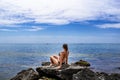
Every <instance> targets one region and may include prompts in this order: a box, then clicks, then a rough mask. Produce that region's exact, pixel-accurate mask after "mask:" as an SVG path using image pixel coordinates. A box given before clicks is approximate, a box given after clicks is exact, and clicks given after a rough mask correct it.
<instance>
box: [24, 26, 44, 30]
mask: <svg viewBox="0 0 120 80" xmlns="http://www.w3.org/2000/svg"><path fill="white" fill-rule="evenodd" d="M43 29H44V28H42V27H38V26H32V27H31V28H29V29H24V30H23V31H40V30H43Z"/></svg>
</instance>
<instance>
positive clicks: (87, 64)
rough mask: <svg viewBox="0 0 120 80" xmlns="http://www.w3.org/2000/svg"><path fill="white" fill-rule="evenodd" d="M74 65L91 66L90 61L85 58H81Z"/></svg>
mask: <svg viewBox="0 0 120 80" xmlns="http://www.w3.org/2000/svg"><path fill="white" fill-rule="evenodd" d="M73 65H79V66H85V67H89V66H90V63H89V62H87V61H84V60H80V61H78V62H75V63H73Z"/></svg>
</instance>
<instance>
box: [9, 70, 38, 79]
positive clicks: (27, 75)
mask: <svg viewBox="0 0 120 80" xmlns="http://www.w3.org/2000/svg"><path fill="white" fill-rule="evenodd" d="M38 79H39V75H38V73H37V72H35V71H34V70H33V69H32V68H29V69H27V70H22V71H21V72H19V73H17V75H16V76H15V77H13V78H12V79H10V80H38Z"/></svg>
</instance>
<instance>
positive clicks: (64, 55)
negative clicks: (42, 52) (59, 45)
mask: <svg viewBox="0 0 120 80" xmlns="http://www.w3.org/2000/svg"><path fill="white" fill-rule="evenodd" d="M68 55H69V51H68V45H67V44H63V51H62V52H60V53H59V55H58V56H55V55H54V56H51V57H50V61H51V64H50V66H53V65H57V68H58V69H60V68H61V66H62V64H63V63H64V64H68Z"/></svg>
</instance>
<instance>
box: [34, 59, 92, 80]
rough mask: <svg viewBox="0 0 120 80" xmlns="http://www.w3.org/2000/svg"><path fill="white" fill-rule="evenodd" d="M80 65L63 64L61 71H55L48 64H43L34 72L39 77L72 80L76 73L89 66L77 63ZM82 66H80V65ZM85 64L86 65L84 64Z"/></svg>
mask: <svg viewBox="0 0 120 80" xmlns="http://www.w3.org/2000/svg"><path fill="white" fill-rule="evenodd" d="M79 62H80V64H78V63H77V62H76V63H73V64H71V65H68V64H63V65H62V67H61V69H59V70H57V69H56V67H50V66H48V65H49V62H43V63H42V65H43V66H41V67H38V68H36V71H37V72H38V73H39V75H40V76H47V77H51V78H56V79H57V80H72V75H73V74H76V73H77V72H78V71H80V70H82V69H84V68H86V67H88V66H90V64H89V65H88V62H86V61H82V62H81V60H80V61H79ZM82 63H83V65H84V67H83V65H82V66H81V64H82ZM86 63H87V64H86ZM85 66H86V67H85Z"/></svg>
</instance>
